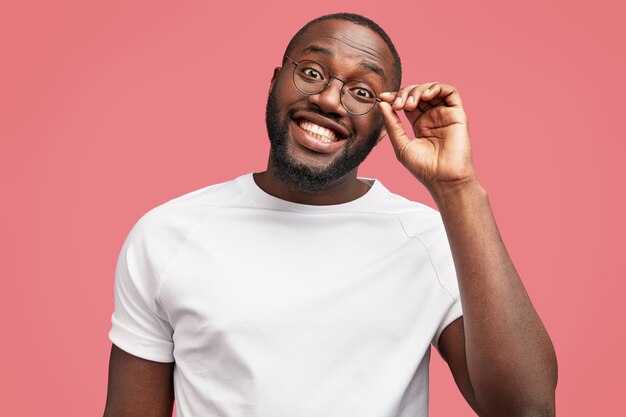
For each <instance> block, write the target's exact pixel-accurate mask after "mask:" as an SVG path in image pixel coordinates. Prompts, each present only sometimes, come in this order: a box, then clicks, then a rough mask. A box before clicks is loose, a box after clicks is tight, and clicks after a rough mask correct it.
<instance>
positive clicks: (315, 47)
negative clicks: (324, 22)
mask: <svg viewBox="0 0 626 417" xmlns="http://www.w3.org/2000/svg"><path fill="white" fill-rule="evenodd" d="M307 52H315V53H319V54H322V55H326V56H328V57H331V58H333V57H334V56H335V53H334V52H333V51H331V50H330V49H328V48H324V47H322V46H319V45H309V46H307V47H306V48H304V49H303V50H302V53H303V54H304V53H307ZM359 66H360V67H363V68H365V69H368V70H370V71H372V72H373V73H376V74H378V75H380V76H381V77H382V78H383V80H385V81H387V77H385V72H384V71H383V69H382V68H381V67H379V66H378V65H376V64H372V63H371V62H366V61H361V62H359Z"/></svg>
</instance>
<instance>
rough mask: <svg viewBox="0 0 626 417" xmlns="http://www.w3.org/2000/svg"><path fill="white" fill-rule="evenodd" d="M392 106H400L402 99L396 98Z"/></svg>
mask: <svg viewBox="0 0 626 417" xmlns="http://www.w3.org/2000/svg"><path fill="white" fill-rule="evenodd" d="M393 104H402V97H398V98H397V99H396V101H394V102H393Z"/></svg>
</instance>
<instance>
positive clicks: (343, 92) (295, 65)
mask: <svg viewBox="0 0 626 417" xmlns="http://www.w3.org/2000/svg"><path fill="white" fill-rule="evenodd" d="M285 58H287V59H288V60H289V62H291V63H292V64H293V65H294V67H293V72H292V74H291V81H293V85H294V86H295V87H296V89H297V90H298V91H299V92H301V93H302V94H304V95H307V96H313V95H315V94H320V93H321V92H322V91H324V90H326V88H327V87H328V86H329V85H330V81H331V80H332V79H333V78H334V79H335V80H337V81H339V82H341V84H342V85H341V90H340V91H341V93H340V95H339V102H340V103H341V107H343V108H344V109H345V110H346V111H347V112H348V113H350V114H351V115H353V116H363V115H364V114H367V113H369V112H371V111H372V110H373V109H374V107H376V103H380V102H381V101H382V100H381V99H379V98H378V93H377V92H376V90H375V89H374V88H373V87H372V86H371V85H369V84H368V83H366V82H365V81H362V80H347V81H344V80H342V79H341V78H338V77H334V76H332V75H330V71H329V70H328V68H326V66H325V65H323V64H321V63H319V62H317V61H313V60H311V59H302V60H300V61H294V60H293V59H291V58H290V57H289V55H285ZM305 61H309V62H313V63H315V64H317V65H319V66H320V67H321V68H323V69H324V71H326V73H327V74H328V82H327V83H326V85H325V86H324V88H322V89H321V90H320V91H318V92H316V93H307V92H305V91H302V90H300V88H298V84H296V80H295V76H296V68H297V67H298V65H300V64H301V63H302V62H305ZM354 81H358V82H360V83H363V84H365V85H367V86H368V87H369V88H371V89H372V91H373V92H374V95H375V97H374V104H373V105H372V107H371V108H370V109H369V110H368V111H366V112H365V113H353V112H351V111H350V110H348V109H347V108H346V106H345V104H343V95H344V94H345V91H344V89H343V87H344V86H345V85H346V84H347V83H349V82H354Z"/></svg>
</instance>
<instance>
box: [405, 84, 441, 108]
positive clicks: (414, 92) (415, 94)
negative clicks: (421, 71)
mask: <svg viewBox="0 0 626 417" xmlns="http://www.w3.org/2000/svg"><path fill="white" fill-rule="evenodd" d="M436 83H437V81H432V82H429V83H424V84H418V85H416V86H415V87H414V88H413V89H411V91H410V92H409V96H408V97H407V99H406V104H405V106H404V111H412V110H415V108H416V107H417V105H418V104H419V102H420V100H421V98H422V96H423V94H424V91H426V90H428V89H429V88H430V87H431V86H432V85H433V84H436Z"/></svg>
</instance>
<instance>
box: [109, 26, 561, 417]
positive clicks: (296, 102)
mask: <svg viewBox="0 0 626 417" xmlns="http://www.w3.org/2000/svg"><path fill="white" fill-rule="evenodd" d="M313 43H314V44H317V45H320V44H321V45H322V46H324V47H325V48H328V49H330V50H331V51H332V52H333V53H334V56H328V55H327V54H326V55H325V56H323V57H321V56H319V55H315V54H313V55H308V56H304V57H300V56H298V57H296V59H315V60H318V61H322V60H323V62H324V64H325V65H327V66H328V67H329V69H330V70H331V71H332V72H333V75H334V76H337V77H338V78H341V79H344V80H345V79H353V78H356V77H358V78H361V77H363V68H362V66H360V65H359V63H360V62H362V61H363V60H367V61H368V62H370V63H376V64H379V65H380V67H381V68H382V69H383V71H384V75H385V77H384V78H382V77H380V75H377V74H370V75H368V77H370V78H368V82H369V83H370V84H371V85H372V86H374V87H375V88H376V89H377V91H387V92H386V93H381V94H380V95H379V98H380V99H381V100H382V102H381V103H379V104H377V107H376V108H375V109H374V110H372V112H371V114H370V113H368V115H367V116H351V115H349V114H348V113H346V112H345V109H343V107H342V106H341V104H340V101H339V92H340V88H341V84H340V83H339V82H335V81H333V82H331V83H330V85H329V86H328V87H327V88H326V90H324V91H323V92H322V93H320V94H316V95H312V96H304V95H301V94H298V92H297V91H294V90H295V89H294V88H293V83H292V81H291V79H290V74H289V71H285V70H284V69H282V68H277V69H276V70H275V71H274V76H273V78H272V86H273V87H274V86H275V87H276V88H277V89H278V90H277V91H278V94H279V95H278V97H279V100H280V104H281V108H284V109H285V111H288V110H289V109H290V108H292V107H294V106H302V105H303V104H305V105H307V106H315V107H316V108H318V109H320V110H321V111H322V112H324V113H328V114H333V116H334V117H335V118H336V119H338V120H339V121H340V122H341V123H342V125H343V126H344V127H346V129H347V130H348V131H349V132H350V134H351V140H353V141H358V140H363V138H364V137H365V133H366V132H368V131H370V130H372V128H373V126H375V125H376V123H384V126H385V129H383V131H382V132H381V135H380V138H379V140H380V139H382V138H383V136H384V135H385V134H387V135H388V136H389V138H390V140H391V143H392V145H393V148H394V150H395V153H396V156H397V158H398V160H399V161H400V162H401V163H402V164H403V165H404V166H405V167H406V168H407V169H408V170H409V171H410V172H411V173H412V174H413V176H415V178H416V179H417V180H419V181H420V182H421V183H422V185H423V186H425V187H426V189H427V190H428V191H429V192H430V193H431V195H432V196H433V199H434V201H435V203H436V204H437V207H438V209H439V211H440V213H441V216H442V218H443V221H444V225H445V228H446V233H447V235H448V239H449V242H450V248H451V251H452V255H453V258H454V262H455V267H456V271H457V278H458V282H459V289H460V294H461V302H462V306H463V314H464V315H463V317H461V318H459V319H457V320H456V321H454V322H453V323H451V324H450V325H449V326H448V327H447V328H446V329H445V330H444V331H443V333H442V334H441V337H440V339H439V349H440V352H441V354H442V356H443V358H444V360H446V362H447V363H448V366H449V368H450V371H451V372H452V375H453V377H454V380H455V382H456V384H457V386H458V387H459V390H460V391H461V393H462V395H463V396H464V397H465V399H466V400H467V402H468V403H469V405H470V406H471V407H472V408H473V409H474V410H475V412H476V413H477V415H479V416H481V417H490V416H494V417H495V416H553V415H555V401H554V393H555V388H556V382H557V363H556V356H555V353H554V349H553V346H552V343H551V341H550V337H549V335H548V333H547V332H546V330H545V328H544V326H543V324H542V322H541V320H540V318H539V316H538V314H537V312H536V311H535V309H534V308H533V306H532V303H531V301H530V299H529V297H528V294H527V293H526V291H525V289H524V286H523V284H522V282H521V280H520V278H519V275H518V274H517V272H516V270H515V267H514V265H513V263H512V261H511V259H510V257H509V255H508V253H507V250H506V248H505V246H504V243H503V241H502V239H501V237H500V234H499V232H498V228H497V225H496V222H495V219H494V216H493V213H492V210H491V207H490V204H489V199H488V195H487V192H486V190H485V189H484V188H483V187H482V185H481V184H480V183H479V181H478V179H477V177H476V173H475V170H474V166H473V163H472V155H471V144H470V135H469V129H468V124H467V118H466V116H465V111H464V109H463V105H462V102H461V98H460V95H459V92H458V90H457V89H456V88H455V87H453V86H450V85H446V84H442V83H439V82H436V81H435V82H427V83H422V84H411V85H408V86H406V87H403V88H401V89H399V90H398V91H394V89H393V88H391V86H392V82H391V80H392V78H393V76H392V72H391V65H390V64H389V63H390V62H392V58H391V53H390V52H389V50H388V48H387V46H386V44H385V43H384V41H383V40H382V39H381V38H380V37H379V36H378V35H376V34H375V33H374V32H372V31H370V30H369V29H368V28H365V27H362V26H358V25H355V24H353V23H349V22H345V21H338V20H330V21H324V22H320V23H318V24H316V25H314V26H313V27H312V28H311V30H310V31H309V32H307V33H306V34H305V35H304V36H303V37H302V38H301V41H300V42H299V44H298V48H299V50H300V51H302V50H304V49H305V48H306V46H307V45H310V44H313ZM377 77H378V78H377ZM400 111H403V112H404V113H405V115H406V116H407V118H408V120H409V121H410V123H411V125H412V135H409V134H408V133H407V132H406V131H405V129H404V127H403V125H402V124H401V123H400V120H399V118H398V114H397V112H400ZM290 132H291V134H290V138H289V140H290V143H289V145H290V148H289V150H290V152H291V154H292V155H293V156H295V157H296V158H297V159H298V160H299V161H302V162H303V163H306V164H310V165H311V166H314V167H323V166H324V165H325V164H328V163H329V162H330V161H332V159H333V158H334V157H336V155H338V151H337V152H327V153H316V152H313V151H311V150H310V149H307V147H306V146H303V145H302V144H301V143H300V142H299V140H296V139H294V138H297V134H298V133H294V132H295V131H293V130H290ZM333 146H334V147H336V148H337V149H341V147H342V146H349V141H348V140H345V141H342V143H339V144H337V145H333ZM332 149H335V148H332ZM332 149H331V150H332ZM255 180H256V182H257V184H258V185H259V186H260V187H261V188H262V189H263V190H265V191H266V192H268V193H270V194H272V195H274V196H276V197H279V198H282V199H285V200H289V201H293V202H297V203H302V204H312V205H327V204H339V203H344V202H347V201H351V200H354V199H355V198H358V197H360V196H362V195H364V194H365V193H366V192H367V190H368V186H367V185H366V184H364V183H363V182H361V181H359V180H358V179H357V172H356V169H354V170H353V171H351V172H349V173H347V174H346V175H344V176H343V177H342V178H339V179H337V180H336V181H335V182H334V183H333V184H331V186H329V187H328V188H327V189H326V190H323V191H320V192H315V193H311V192H304V191H302V190H297V189H293V188H292V187H289V186H287V185H285V184H283V183H281V182H280V181H278V179H277V178H276V177H275V176H274V170H273V167H272V164H271V162H270V163H269V165H268V168H267V171H265V172H262V173H258V174H256V175H255ZM172 370H173V364H161V363H156V362H151V361H146V360H143V359H140V358H137V357H135V356H132V355H130V354H128V353H125V352H123V351H121V350H120V349H118V348H117V347H115V346H113V348H112V352H111V362H110V374H109V392H108V397H107V407H106V410H105V416H106V417H112V416H131V415H132V416H170V415H171V410H172V401H173V393H172V392H173V391H172Z"/></svg>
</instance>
